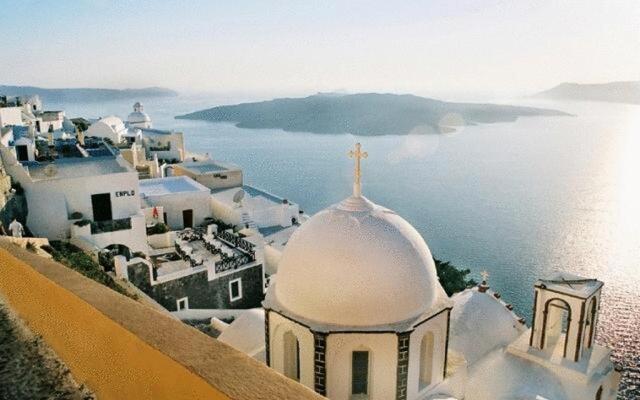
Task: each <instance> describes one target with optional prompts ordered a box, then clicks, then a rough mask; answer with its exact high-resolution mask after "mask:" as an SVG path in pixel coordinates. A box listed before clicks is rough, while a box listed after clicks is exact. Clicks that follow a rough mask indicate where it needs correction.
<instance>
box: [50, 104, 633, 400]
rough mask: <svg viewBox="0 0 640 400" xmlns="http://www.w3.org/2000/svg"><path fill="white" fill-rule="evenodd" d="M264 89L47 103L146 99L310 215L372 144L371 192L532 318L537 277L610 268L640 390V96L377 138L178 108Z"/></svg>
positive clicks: (151, 110) (614, 322)
mask: <svg viewBox="0 0 640 400" xmlns="http://www.w3.org/2000/svg"><path fill="white" fill-rule="evenodd" d="M254 99H257V98H252V97H251V96H247V95H242V96H226V95H214V94H211V95H202V94H200V95H181V96H178V97H166V98H150V99H132V100H118V101H113V102H104V103H82V104H80V103H57V104H52V103H48V104H45V106H46V107H45V108H46V109H64V110H66V113H67V116H69V117H78V116H82V117H86V118H95V117H99V116H106V115H110V114H115V115H117V116H120V117H121V118H123V119H125V118H126V116H127V115H128V114H129V113H130V112H131V110H132V105H133V103H134V100H140V101H142V102H143V103H144V106H145V111H146V112H147V113H148V114H149V115H150V116H151V118H152V119H153V123H154V127H156V128H159V129H175V130H178V131H182V132H184V136H185V141H186V145H187V147H188V149H189V150H190V151H192V152H194V153H199V154H204V153H208V154H209V155H210V156H211V157H212V158H214V159H219V160H223V161H228V162H232V163H235V164H238V165H240V166H241V167H242V168H243V169H244V178H245V182H247V183H249V184H252V185H255V186H258V187H260V188H262V189H265V190H267V191H269V192H272V193H275V194H277V195H279V196H282V197H285V198H287V199H289V200H290V201H293V202H296V203H298V204H300V206H301V208H302V209H303V210H304V211H305V212H306V213H308V214H313V213H315V212H317V211H319V210H322V209H323V208H325V207H327V206H329V205H331V204H334V203H336V202H339V201H340V200H342V199H343V198H345V197H347V196H349V194H350V193H351V185H352V180H353V178H352V176H353V161H352V160H351V159H349V158H348V157H347V153H348V151H349V150H350V149H351V148H353V145H354V144H355V143H356V142H361V143H362V147H363V150H365V151H367V152H368V155H369V156H368V158H367V159H365V160H363V161H362V173H363V192H364V195H365V196H367V197H368V198H369V199H371V200H372V201H374V202H376V203H378V204H380V205H383V206H385V207H388V208H390V209H393V210H395V211H396V212H397V213H398V214H399V215H401V216H402V217H404V218H405V219H406V220H407V221H409V222H410V223H411V224H412V225H413V226H414V227H415V228H416V229H417V230H418V231H419V232H420V233H421V234H422V236H423V237H424V238H425V240H426V241H427V243H428V245H429V248H430V249H431V252H432V253H433V255H434V256H435V257H437V258H439V259H442V260H446V261H450V262H451V263H452V264H454V265H456V266H458V267H463V268H468V269H470V270H471V274H470V276H471V277H472V278H474V279H476V280H480V272H481V271H484V270H486V271H488V272H489V274H490V276H489V279H488V283H489V285H490V286H491V287H492V289H494V290H496V291H498V292H500V293H501V294H502V297H503V299H505V300H506V301H507V302H510V303H512V304H513V306H514V310H515V311H516V312H517V313H518V314H519V315H521V316H524V317H525V318H527V320H528V321H530V319H531V314H532V305H533V293H534V291H533V284H534V282H535V280H536V279H538V278H544V277H547V276H549V275H550V274H551V273H553V272H554V271H569V272H572V273H575V274H579V275H582V276H586V277H590V278H598V279H600V280H602V281H603V282H604V283H605V285H604V289H603V298H602V305H601V309H600V320H599V326H598V329H597V341H598V342H599V343H600V344H602V345H606V346H609V347H611V348H613V356H612V357H613V359H614V361H615V362H616V363H618V364H620V365H621V366H622V367H623V368H624V372H623V380H622V384H621V393H620V399H640V105H625V104H612V103H597V102H569V101H566V102H565V101H563V102H559V101H548V100H531V99H493V100H494V101H495V102H499V103H506V104H517V105H527V106H537V107H546V108H553V109H557V110H562V111H566V112H568V113H571V114H572V115H573V116H564V117H526V118H520V119H518V120H517V121H515V122H509V123H495V124H482V125H472V126H465V127H463V128H459V129H457V130H456V131H455V132H454V133H448V134H424V133H423V130H420V129H417V130H416V132H413V133H412V134H409V135H394V132H389V135H385V136H376V137H369V136H359V137H356V136H353V135H350V134H342V135H320V134H312V133H303V132H285V131H282V130H274V129H260V130H253V129H241V128H238V127H236V126H234V124H231V123H212V122H204V121H189V120H177V119H174V116H175V115H180V114H184V113H188V112H192V111H196V110H200V109H204V108H208V107H213V106H216V105H222V104H234V103H237V102H240V101H249V100H254ZM481 100H483V101H490V100H492V99H481ZM390 301H392V299H390Z"/></svg>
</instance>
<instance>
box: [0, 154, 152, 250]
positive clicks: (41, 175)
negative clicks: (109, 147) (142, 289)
mask: <svg viewBox="0 0 640 400" xmlns="http://www.w3.org/2000/svg"><path fill="white" fill-rule="evenodd" d="M0 155H1V156H2V160H3V163H4V165H5V168H6V170H7V172H8V173H9V174H10V175H11V176H12V178H13V179H14V181H16V182H18V183H20V185H21V186H22V188H23V189H24V193H25V196H26V199H27V204H28V208H29V213H28V218H27V226H28V227H29V229H30V230H31V231H32V232H33V233H34V234H35V235H36V236H41V237H47V238H49V239H68V238H72V239H76V240H78V241H81V242H82V243H83V244H85V245H86V246H88V247H93V248H97V249H104V248H107V247H110V246H113V245H123V246H126V247H127V248H128V249H130V251H131V252H136V251H140V252H144V253H146V252H147V251H148V246H147V241H146V226H145V218H144V215H143V213H142V211H141V208H140V195H139V186H138V176H137V173H136V172H135V171H133V170H132V169H131V168H130V167H129V166H128V164H127V163H126V161H124V160H123V159H122V158H121V157H119V156H115V155H109V156H101V157H71V158H62V159H58V160H55V162H43V163H39V162H29V161H22V162H19V161H18V160H17V158H16V157H15V153H14V152H13V151H12V149H11V148H1V149H0Z"/></svg>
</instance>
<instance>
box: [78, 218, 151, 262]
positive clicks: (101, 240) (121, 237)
mask: <svg viewBox="0 0 640 400" xmlns="http://www.w3.org/2000/svg"><path fill="white" fill-rule="evenodd" d="M71 237H74V238H83V239H85V240H86V241H88V242H90V243H92V244H93V245H95V246H96V247H98V248H100V249H103V248H105V247H108V246H110V245H113V244H123V245H125V246H127V247H128V248H129V250H131V251H132V252H134V251H141V252H143V253H145V254H148V253H149V246H148V245H147V240H146V239H147V230H146V225H145V223H144V215H142V213H139V214H137V215H135V216H132V217H131V229H126V230H119V231H114V232H103V233H96V234H91V227H90V225H85V226H82V227H79V226H76V225H71Z"/></svg>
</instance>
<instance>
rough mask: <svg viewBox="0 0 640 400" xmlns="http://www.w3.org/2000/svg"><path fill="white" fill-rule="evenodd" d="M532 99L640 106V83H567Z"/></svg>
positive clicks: (538, 94)
mask: <svg viewBox="0 0 640 400" xmlns="http://www.w3.org/2000/svg"><path fill="white" fill-rule="evenodd" d="M532 97H537V98H545V99H555V100H583V101H604V102H610V103H626V104H640V81H626V82H608V83H589V84H587V83H570V82H565V83H561V84H559V85H558V86H555V87H553V88H551V89H549V90H545V91H544V92H540V93H537V94H535V95H533V96H532Z"/></svg>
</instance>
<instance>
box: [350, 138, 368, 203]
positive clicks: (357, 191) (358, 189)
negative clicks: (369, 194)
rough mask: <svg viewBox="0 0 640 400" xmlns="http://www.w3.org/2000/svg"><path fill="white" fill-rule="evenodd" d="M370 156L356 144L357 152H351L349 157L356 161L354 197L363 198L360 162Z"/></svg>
mask: <svg viewBox="0 0 640 400" xmlns="http://www.w3.org/2000/svg"><path fill="white" fill-rule="evenodd" d="M368 156H369V154H368V153H367V152H366V151H362V150H361V146H360V143H356V148H355V150H351V151H349V157H351V158H353V159H354V160H355V165H354V171H353V196H354V197H361V196H362V185H361V183H360V177H361V176H362V172H361V170H360V160H362V159H363V158H367V157H368Z"/></svg>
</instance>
